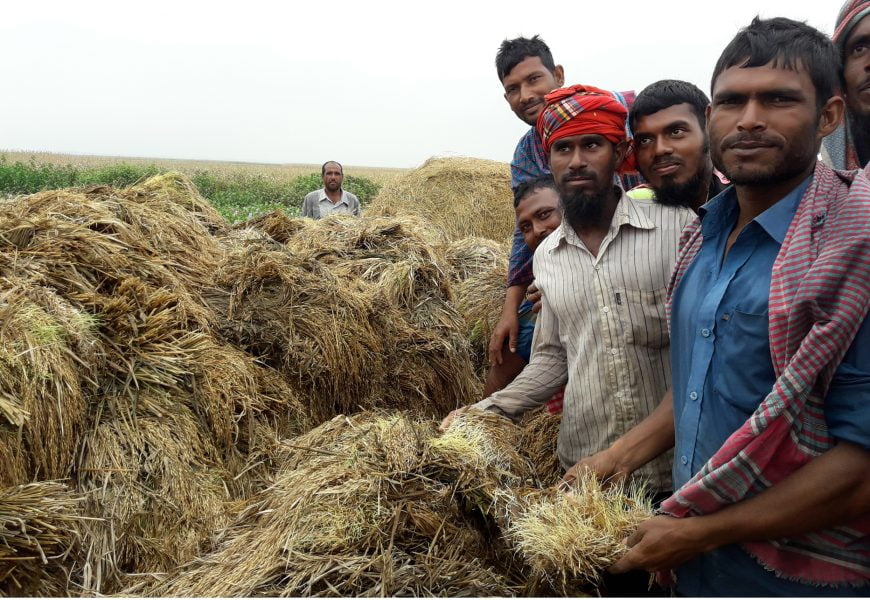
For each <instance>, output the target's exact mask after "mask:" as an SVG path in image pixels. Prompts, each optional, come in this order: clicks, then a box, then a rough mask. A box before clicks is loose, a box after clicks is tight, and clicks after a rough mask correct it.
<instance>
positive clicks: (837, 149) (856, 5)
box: [822, 0, 870, 169]
mask: <svg viewBox="0 0 870 600" xmlns="http://www.w3.org/2000/svg"><path fill="white" fill-rule="evenodd" d="M833 41H834V44H835V45H836V47H837V50H838V51H839V53H840V58H841V60H842V61H843V67H844V69H843V80H844V81H845V84H846V87H845V90H844V91H845V96H846V120H845V122H844V123H843V124H842V125H841V126H840V127H839V128H837V131H835V132H834V133H833V134H831V135H830V136H828V137H827V138H825V143H824V147H823V149H822V153H823V155H825V159H826V160H827V161H828V163H829V164H830V165H831V166H832V167H834V168H835V169H857V168H859V167H863V166H865V165H866V164H867V162H868V160H870V1H868V0H848V1H847V2H846V3H845V4H844V5H843V7H842V8H841V9H840V14H839V15H838V16H837V25H836V29H835V30H834V35H833Z"/></svg>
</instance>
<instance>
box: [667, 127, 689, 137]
mask: <svg viewBox="0 0 870 600" xmlns="http://www.w3.org/2000/svg"><path fill="white" fill-rule="evenodd" d="M685 134H686V130H685V129H683V128H682V127H674V129H673V130H672V131H671V135H672V136H673V137H682V136H683V135H685Z"/></svg>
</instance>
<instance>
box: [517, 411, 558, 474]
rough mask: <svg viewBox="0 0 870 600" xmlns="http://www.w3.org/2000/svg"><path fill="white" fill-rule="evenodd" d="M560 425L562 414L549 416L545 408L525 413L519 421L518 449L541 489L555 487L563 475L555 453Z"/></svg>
mask: <svg viewBox="0 0 870 600" xmlns="http://www.w3.org/2000/svg"><path fill="white" fill-rule="evenodd" d="M561 424H562V414H561V413H559V414H550V413H549V412H547V410H546V409H545V408H541V409H538V410H536V411H533V412H528V413H526V414H525V415H523V418H522V420H521V421H520V429H521V430H522V433H521V436H520V447H521V448H522V449H523V454H525V455H526V456H528V457H529V460H530V461H531V463H532V467H533V469H534V473H535V477H537V479H538V481H539V482H540V483H541V486H542V487H549V486H551V485H556V484H557V483H559V481H560V480H561V479H562V475H563V473H564V470H563V469H562V464H561V463H560V462H559V455H558V454H557V453H556V444H557V442H558V441H559V427H560V426H561Z"/></svg>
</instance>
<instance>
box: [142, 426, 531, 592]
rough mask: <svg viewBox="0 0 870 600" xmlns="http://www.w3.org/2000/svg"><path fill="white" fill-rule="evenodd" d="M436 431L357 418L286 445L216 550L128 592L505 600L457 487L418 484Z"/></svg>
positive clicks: (428, 481) (501, 583)
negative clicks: (269, 479) (494, 598)
mask: <svg viewBox="0 0 870 600" xmlns="http://www.w3.org/2000/svg"><path fill="white" fill-rule="evenodd" d="M433 425H434V424H433V423H431V422H423V421H419V420H416V419H414V418H411V417H409V416H407V415H406V414H402V413H396V414H391V415H386V414H380V413H361V414H358V415H355V416H353V417H344V416H339V417H336V418H335V419H333V420H332V421H330V422H327V423H325V424H324V425H322V426H320V427H318V428H316V429H314V430H312V431H311V432H309V433H308V434H305V435H303V436H300V437H298V438H296V439H294V440H292V441H288V442H286V443H285V444H284V448H283V456H282V459H281V462H282V463H283V464H284V465H285V468H284V469H283V470H282V471H281V472H280V473H279V474H278V476H277V478H276V481H275V484H274V485H273V487H272V488H270V489H269V490H267V491H266V492H265V493H264V494H263V495H262V497H261V498H260V499H259V500H258V501H257V502H255V503H254V504H252V505H251V506H250V507H249V508H248V509H247V510H246V511H245V512H244V513H243V514H242V515H240V517H239V518H238V519H237V521H236V522H235V523H234V524H233V525H232V526H231V527H230V528H229V529H227V530H226V531H225V532H224V536H223V537H224V539H223V541H222V543H221V545H220V547H219V548H217V549H216V550H215V551H214V552H213V553H211V554H208V555H206V556H204V557H201V558H199V559H197V560H195V561H192V562H191V563H189V564H187V565H184V566H182V567H181V568H179V569H177V570H176V571H175V572H174V573H172V574H171V575H170V576H169V577H168V578H167V579H165V580H164V581H162V582H159V583H158V584H156V585H154V586H150V587H149V586H140V587H138V588H134V589H132V590H128V591H127V593H130V592H132V593H137V594H141V593H145V594H148V595H160V596H233V597H235V596H255V595H276V596H277V595H281V596H322V595H326V596H336V595H337V596H373V595H384V596H393V595H398V594H408V595H415V596H430V595H510V594H511V593H512V592H514V591H515V588H513V587H512V586H511V585H510V584H509V583H508V582H507V581H506V580H505V579H504V577H502V576H500V575H499V574H498V573H497V572H496V570H495V569H494V568H493V567H491V566H488V565H486V564H485V563H484V561H483V559H482V558H481V555H482V554H485V548H486V544H485V540H484V539H483V538H482V537H481V534H480V533H479V532H478V531H476V530H475V529H474V527H473V526H472V524H471V523H468V522H466V521H465V518H464V517H463V515H462V514H461V513H460V512H459V511H458V510H457V508H456V505H455V503H454V502H453V500H452V498H453V494H452V491H451V488H450V487H449V486H448V485H445V484H444V483H442V482H439V481H437V480H433V479H430V478H428V477H425V476H423V475H422V473H421V470H422V464H423V462H422V461H423V457H424V456H425V454H426V446H427V443H428V441H429V440H431V438H432V436H433V435H435V432H434V426H433Z"/></svg>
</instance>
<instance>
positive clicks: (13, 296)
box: [0, 279, 99, 486]
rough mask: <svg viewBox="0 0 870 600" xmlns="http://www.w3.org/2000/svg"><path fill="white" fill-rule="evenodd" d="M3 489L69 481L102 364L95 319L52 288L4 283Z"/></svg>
mask: <svg viewBox="0 0 870 600" xmlns="http://www.w3.org/2000/svg"><path fill="white" fill-rule="evenodd" d="M0 323H2V324H3V326H2V327H0V432H2V435H0V455H2V457H3V458H4V461H3V462H4V466H3V468H2V471H0V473H2V475H0V486H10V485H16V484H22V483H26V482H28V481H31V480H32V479H35V478H37V477H38V478H39V479H57V478H63V477H67V476H68V475H69V474H70V470H71V468H72V464H73V459H74V457H75V453H76V449H77V447H78V443H79V438H80V436H81V434H82V431H83V429H84V427H85V422H86V416H87V400H86V397H85V393H84V390H83V386H90V388H91V389H93V383H94V382H93V378H94V377H95V372H96V370H97V368H98V365H99V361H98V357H97V355H96V352H95V343H96V340H95V327H94V321H93V319H91V318H90V315H88V314H87V313H84V312H82V311H80V310H77V309H75V308H74V307H73V306H71V305H70V304H69V303H67V302H65V301H64V300H63V299H62V298H60V297H58V296H57V295H56V294H54V293H53V292H52V291H51V290H50V289H47V288H45V287H42V286H39V285H38V284H37V283H34V282H32V281H26V280H8V279H0Z"/></svg>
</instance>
